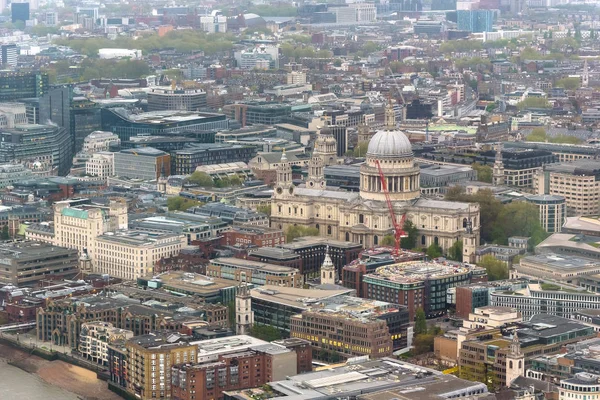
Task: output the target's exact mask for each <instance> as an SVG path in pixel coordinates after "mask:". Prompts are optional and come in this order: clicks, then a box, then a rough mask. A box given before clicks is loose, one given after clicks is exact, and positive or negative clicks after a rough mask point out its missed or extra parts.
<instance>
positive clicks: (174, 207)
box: [167, 196, 203, 211]
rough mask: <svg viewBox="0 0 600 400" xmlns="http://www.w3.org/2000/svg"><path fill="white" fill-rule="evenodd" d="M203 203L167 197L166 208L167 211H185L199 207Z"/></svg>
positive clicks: (177, 197) (183, 198)
mask: <svg viewBox="0 0 600 400" xmlns="http://www.w3.org/2000/svg"><path fill="white" fill-rule="evenodd" d="M202 204H203V203H202V202H199V201H196V200H193V199H187V198H185V197H181V196H175V197H169V198H168V199H167V207H168V208H169V211H185V210H187V209H188V208H192V207H196V206H201V205H202Z"/></svg>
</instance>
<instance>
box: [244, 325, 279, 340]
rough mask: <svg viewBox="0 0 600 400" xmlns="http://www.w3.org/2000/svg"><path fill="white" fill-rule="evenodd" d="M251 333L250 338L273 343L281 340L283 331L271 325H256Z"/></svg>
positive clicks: (251, 329)
mask: <svg viewBox="0 0 600 400" xmlns="http://www.w3.org/2000/svg"><path fill="white" fill-rule="evenodd" d="M249 333H250V336H253V337H255V338H257V339H261V340H264V341H266V342H272V341H273V340H279V339H281V331H280V330H279V329H277V328H275V327H274V326H271V325H261V324H254V326H253V327H252V328H250V332H249Z"/></svg>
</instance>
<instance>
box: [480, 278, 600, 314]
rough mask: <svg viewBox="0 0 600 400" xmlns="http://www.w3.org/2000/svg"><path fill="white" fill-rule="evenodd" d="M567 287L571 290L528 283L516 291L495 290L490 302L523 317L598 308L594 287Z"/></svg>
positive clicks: (599, 307)
mask: <svg viewBox="0 0 600 400" xmlns="http://www.w3.org/2000/svg"><path fill="white" fill-rule="evenodd" d="M567 287H568V289H569V290H570V291H566V290H561V287H560V286H559V285H554V284H530V285H529V286H528V287H527V288H525V289H521V290H516V291H494V292H492V293H491V295H490V297H491V300H490V305H492V306H500V307H510V308H512V309H514V310H516V311H518V312H519V313H521V315H522V316H523V320H528V319H529V318H531V317H532V316H534V315H536V314H540V313H542V314H551V315H556V316H559V317H563V318H569V317H570V316H571V315H575V313H576V312H577V311H578V310H582V309H590V310H598V309H600V302H599V301H598V300H599V298H600V296H599V295H598V293H597V291H595V292H588V291H585V290H583V289H582V290H580V291H579V290H577V289H576V288H575V287H573V286H567Z"/></svg>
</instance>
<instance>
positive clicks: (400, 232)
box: [375, 160, 408, 256]
mask: <svg viewBox="0 0 600 400" xmlns="http://www.w3.org/2000/svg"><path fill="white" fill-rule="evenodd" d="M375 164H377V169H378V171H379V180H380V181H381V188H382V190H383V194H384V195H385V202H386V203H387V206H388V210H389V212H390V218H391V219H392V225H393V227H394V242H395V245H394V252H393V255H395V256H397V255H398V254H399V253H400V240H401V239H402V238H403V237H407V236H408V235H407V234H406V232H404V229H403V227H404V221H406V214H403V215H402V218H401V219H400V222H398V219H397V218H396V213H395V212H394V206H393V204H392V200H391V199H390V193H389V191H388V188H387V183H386V180H385V175H383V170H382V169H381V164H380V163H379V160H375Z"/></svg>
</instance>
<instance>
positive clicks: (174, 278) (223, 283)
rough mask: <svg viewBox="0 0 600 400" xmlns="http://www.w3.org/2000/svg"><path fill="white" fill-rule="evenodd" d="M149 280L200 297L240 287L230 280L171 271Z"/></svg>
mask: <svg viewBox="0 0 600 400" xmlns="http://www.w3.org/2000/svg"><path fill="white" fill-rule="evenodd" d="M147 279H148V280H149V281H151V280H158V281H161V282H162V284H163V286H168V287H169V288H173V289H175V291H177V289H179V290H182V291H185V292H193V293H197V294H200V295H202V294H209V293H214V292H218V291H220V290H221V289H227V288H231V287H234V286H237V285H238V283H237V282H234V281H232V280H230V279H221V278H215V277H209V276H206V275H200V274H194V273H192V272H182V271H169V272H166V273H164V274H160V275H158V276H156V277H148V278H147Z"/></svg>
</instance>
